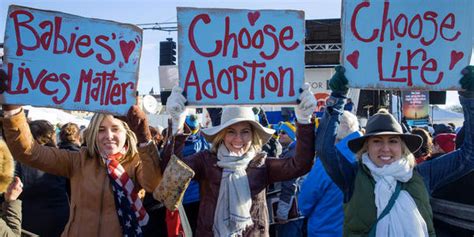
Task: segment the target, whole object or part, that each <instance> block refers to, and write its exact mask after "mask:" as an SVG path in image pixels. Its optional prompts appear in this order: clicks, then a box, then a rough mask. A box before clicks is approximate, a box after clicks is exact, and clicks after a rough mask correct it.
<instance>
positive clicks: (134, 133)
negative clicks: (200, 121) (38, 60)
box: [0, 70, 161, 236]
mask: <svg viewBox="0 0 474 237" xmlns="http://www.w3.org/2000/svg"><path fill="white" fill-rule="evenodd" d="M0 79H2V81H3V80H6V74H5V72H4V71H2V70H0ZM2 107H3V111H4V116H5V118H4V122H3V129H4V134H5V140H6V141H7V144H8V147H9V149H10V150H11V152H12V154H13V156H14V158H15V159H16V160H17V161H20V162H22V163H24V164H26V165H29V166H31V167H34V168H37V169H40V170H43V171H45V172H47V173H51V174H55V175H59V176H64V177H67V178H69V179H70V182H71V204H70V216H69V221H68V223H67V225H66V227H65V229H64V231H63V233H62V236H124V235H128V236H141V235H142V234H141V228H140V226H143V225H145V224H146V222H147V221H148V215H147V213H146V211H145V209H144V208H143V206H142V203H141V200H140V199H139V198H138V196H137V191H138V190H139V189H140V188H144V189H145V190H147V191H149V192H152V191H153V190H154V188H155V187H156V186H157V185H158V182H159V181H160V180H161V170H160V166H159V164H158V162H157V160H158V153H157V149H156V146H155V145H154V144H153V142H150V141H151V140H152V139H151V134H150V131H149V128H148V121H147V119H146V116H145V114H144V113H143V111H141V110H140V109H139V108H138V107H137V106H133V107H132V108H131V109H130V110H129V113H128V115H127V119H126V120H127V122H125V121H124V120H121V119H118V118H116V117H114V116H112V115H109V114H99V113H97V114H95V115H94V116H93V117H92V120H91V122H90V124H89V126H88V128H87V132H86V133H85V141H86V143H87V145H88V146H87V147H86V148H82V149H81V150H80V151H79V152H77V151H68V150H60V149H58V148H55V147H45V146H41V145H39V144H38V143H36V142H35V141H34V139H33V136H32V135H31V132H30V129H29V128H28V123H27V121H26V117H25V113H24V110H23V109H22V107H20V106H14V105H3V106H2ZM138 143H139V144H140V145H139V147H137V144H138ZM38 218H41V217H38Z"/></svg>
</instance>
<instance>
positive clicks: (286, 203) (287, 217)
mask: <svg viewBox="0 0 474 237" xmlns="http://www.w3.org/2000/svg"><path fill="white" fill-rule="evenodd" d="M279 134H280V135H279V139H278V141H279V142H280V144H281V145H282V147H283V152H282V154H281V156H280V157H281V158H283V159H285V158H290V157H293V156H294V155H295V148H296V127H295V126H294V125H293V124H291V123H290V122H280V124H279ZM300 179H301V177H297V178H294V179H291V180H287V181H283V182H280V184H281V192H280V195H279V197H278V199H279V200H278V203H277V209H276V213H275V214H276V215H275V222H276V223H277V224H276V226H275V229H276V233H277V236H279V237H287V236H293V237H298V236H303V223H304V219H303V218H299V217H300V213H299V211H298V205H297V201H296V199H297V193H298V189H299V183H300Z"/></svg>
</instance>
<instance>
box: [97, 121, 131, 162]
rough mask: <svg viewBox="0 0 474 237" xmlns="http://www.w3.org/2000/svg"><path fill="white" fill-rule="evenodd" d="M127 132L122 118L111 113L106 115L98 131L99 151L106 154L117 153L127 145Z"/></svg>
mask: <svg viewBox="0 0 474 237" xmlns="http://www.w3.org/2000/svg"><path fill="white" fill-rule="evenodd" d="M126 134H127V132H126V130H125V128H124V126H123V123H122V121H121V120H119V119H116V118H114V117H113V116H111V115H107V116H105V117H104V119H103V120H102V122H101V123H100V126H99V131H98V133H97V138H96V141H97V145H98V147H99V151H100V153H102V154H105V155H113V154H117V153H118V152H120V151H121V150H122V148H123V147H124V146H125V142H126V141H127V136H126Z"/></svg>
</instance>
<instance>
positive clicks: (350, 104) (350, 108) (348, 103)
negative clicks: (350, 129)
mask: <svg viewBox="0 0 474 237" xmlns="http://www.w3.org/2000/svg"><path fill="white" fill-rule="evenodd" d="M344 110H346V111H349V112H351V113H352V112H353V111H354V102H352V99H351V98H347V101H346V104H345V105H344Z"/></svg>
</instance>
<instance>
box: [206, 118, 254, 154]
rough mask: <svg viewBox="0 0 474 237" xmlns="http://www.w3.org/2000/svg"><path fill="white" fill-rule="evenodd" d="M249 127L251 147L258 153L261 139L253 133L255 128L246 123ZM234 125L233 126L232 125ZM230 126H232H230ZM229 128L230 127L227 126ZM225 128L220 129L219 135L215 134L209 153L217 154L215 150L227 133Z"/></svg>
mask: <svg viewBox="0 0 474 237" xmlns="http://www.w3.org/2000/svg"><path fill="white" fill-rule="evenodd" d="M247 124H249V125H250V129H251V130H252V143H251V145H250V146H251V147H252V148H253V149H254V150H255V151H257V152H260V151H261V150H262V146H263V142H262V139H261V138H260V137H259V136H258V134H257V133H256V132H255V128H254V127H253V125H252V124H251V123H247ZM233 125H234V124H233ZM231 126H232V125H231ZM229 127H230V126H229ZM227 128H228V127H226V128H224V129H222V130H221V131H220V132H219V133H217V134H216V136H215V137H214V139H213V140H212V147H211V152H212V153H216V154H217V149H218V148H219V146H220V145H221V144H223V143H224V137H225V135H226V133H227Z"/></svg>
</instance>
